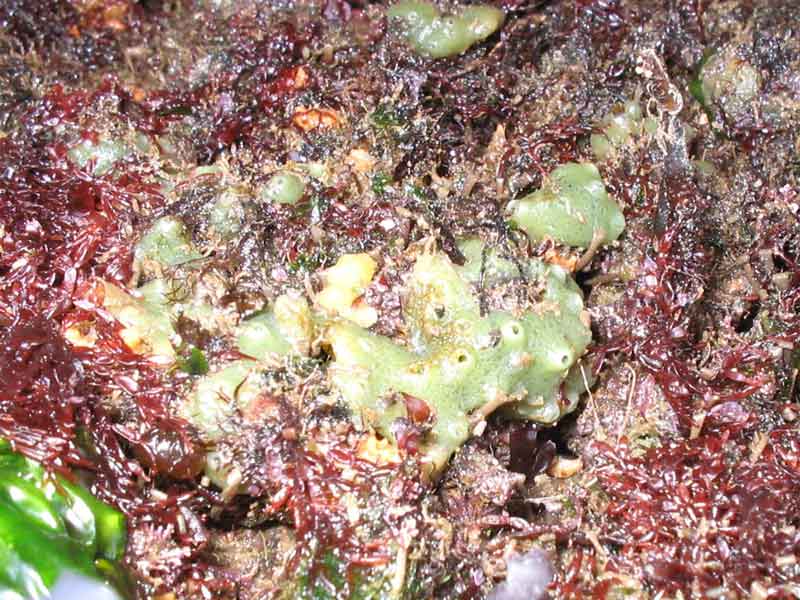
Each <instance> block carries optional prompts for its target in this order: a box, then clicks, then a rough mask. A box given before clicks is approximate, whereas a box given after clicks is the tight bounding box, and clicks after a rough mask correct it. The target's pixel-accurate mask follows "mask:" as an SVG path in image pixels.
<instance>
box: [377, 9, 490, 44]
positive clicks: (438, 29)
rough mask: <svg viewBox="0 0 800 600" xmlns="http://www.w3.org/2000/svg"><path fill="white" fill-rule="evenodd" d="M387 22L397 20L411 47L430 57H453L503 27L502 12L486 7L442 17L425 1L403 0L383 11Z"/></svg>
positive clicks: (464, 10)
mask: <svg viewBox="0 0 800 600" xmlns="http://www.w3.org/2000/svg"><path fill="white" fill-rule="evenodd" d="M387 15H388V16H389V19H391V20H393V21H401V22H402V25H403V27H404V28H405V34H406V39H407V40H408V42H409V43H410V44H411V45H412V46H413V48H414V49H415V50H416V51H417V52H419V53H420V54H423V55H425V56H430V57H431V58H445V57H448V56H456V55H458V54H461V53H463V52H466V50H467V49H468V48H469V47H470V46H472V45H473V44H475V43H477V42H480V41H483V40H485V39H486V38H488V37H489V36H490V35H492V34H493V33H494V32H495V31H497V30H498V29H499V28H500V26H501V25H502V24H503V20H504V18H505V15H504V14H503V11H501V10H500V9H498V8H495V7H493V6H489V5H484V4H480V5H475V6H468V7H466V8H464V9H463V10H462V11H461V12H460V13H459V14H455V15H442V14H440V13H439V10H438V9H437V8H436V7H435V6H434V5H433V4H430V3H428V2H419V1H415V0H405V1H402V2H398V3H397V4H395V5H394V6H392V7H391V8H389V10H388V11H387Z"/></svg>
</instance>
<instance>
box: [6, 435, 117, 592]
mask: <svg viewBox="0 0 800 600" xmlns="http://www.w3.org/2000/svg"><path fill="white" fill-rule="evenodd" d="M125 542H126V526H125V517H124V516H123V515H122V514H121V513H120V512H118V511H116V510H114V509H113V508H111V507H110V506H108V505H106V504H103V503H102V502H100V501H99V500H97V499H96V498H94V497H93V496H92V495H91V494H90V493H89V492H88V491H86V490H85V489H84V488H82V487H81V486H79V485H76V484H74V483H72V482H70V481H67V480H66V479H64V478H62V477H59V476H55V475H50V474H48V473H46V472H45V470H44V468H43V467H42V466H41V465H39V464H38V463H36V462H34V461H32V460H30V459H27V458H25V457H24V456H22V455H20V454H17V453H15V452H13V451H11V448H10V445H9V444H8V442H6V441H4V440H0V598H4V599H8V600H23V599H29V598H45V597H49V594H48V590H50V589H52V587H53V586H54V585H55V583H56V581H57V580H58V579H59V578H60V577H61V576H62V575H64V574H66V573H75V574H80V575H84V576H87V577H90V578H94V579H98V580H101V579H103V578H104V577H107V576H112V577H113V576H115V575H117V573H116V567H115V566H114V564H113V561H117V560H119V559H120V558H122V554H123V552H124V551H125Z"/></svg>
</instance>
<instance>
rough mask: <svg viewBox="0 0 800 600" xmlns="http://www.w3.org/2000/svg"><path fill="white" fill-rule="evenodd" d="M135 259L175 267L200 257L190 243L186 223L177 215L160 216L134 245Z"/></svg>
mask: <svg viewBox="0 0 800 600" xmlns="http://www.w3.org/2000/svg"><path fill="white" fill-rule="evenodd" d="M135 256H136V260H137V261H139V262H143V261H146V262H150V263H157V264H158V265H160V266H161V267H175V266H178V265H182V264H184V263H187V262H190V261H193V260H197V259H199V258H202V257H203V255H202V254H200V253H199V252H198V251H197V250H196V249H195V247H194V246H193V245H192V242H191V239H190V237H189V232H188V231H187V230H186V225H184V224H183V222H182V221H181V220H180V219H178V218H177V217H161V218H160V219H158V220H157V221H156V222H155V223H153V224H152V225H151V226H150V229H148V230H147V232H146V233H145V234H144V236H143V237H142V239H141V240H139V243H138V244H137V245H136V254H135Z"/></svg>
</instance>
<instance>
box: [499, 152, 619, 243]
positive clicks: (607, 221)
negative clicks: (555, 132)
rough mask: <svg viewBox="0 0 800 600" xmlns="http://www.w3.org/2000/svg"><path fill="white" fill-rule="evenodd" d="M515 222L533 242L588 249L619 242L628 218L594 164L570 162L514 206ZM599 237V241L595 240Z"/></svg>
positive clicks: (512, 213) (513, 203)
mask: <svg viewBox="0 0 800 600" xmlns="http://www.w3.org/2000/svg"><path fill="white" fill-rule="evenodd" d="M509 209H510V211H511V221H512V223H514V224H515V225H516V226H517V227H519V228H520V229H522V230H523V231H524V232H525V233H526V234H528V237H529V238H531V240H533V241H541V240H544V239H546V238H549V239H552V240H554V241H556V242H560V243H563V244H567V245H569V246H580V247H584V248H587V247H589V246H590V245H591V244H592V242H593V241H595V243H609V242H612V241H614V240H616V239H617V238H618V237H619V235H620V234H621V233H622V230H623V229H624V228H625V217H623V215H622V211H621V210H620V209H619V206H617V203H616V202H615V201H614V199H613V198H611V197H610V196H609V195H608V193H607V192H606V188H605V186H604V185H603V180H602V179H601V178H600V172H599V171H598V170H597V167H595V166H594V165H593V164H591V163H567V164H564V165H561V166H560V167H558V168H556V169H555V170H554V171H553V172H552V173H551V174H550V176H549V177H547V178H546V179H545V181H544V182H543V184H542V187H541V189H539V190H537V191H535V192H533V193H532V194H530V195H528V196H525V197H524V198H522V199H520V200H515V201H513V202H511V203H510V205H509ZM595 238H596V239H595Z"/></svg>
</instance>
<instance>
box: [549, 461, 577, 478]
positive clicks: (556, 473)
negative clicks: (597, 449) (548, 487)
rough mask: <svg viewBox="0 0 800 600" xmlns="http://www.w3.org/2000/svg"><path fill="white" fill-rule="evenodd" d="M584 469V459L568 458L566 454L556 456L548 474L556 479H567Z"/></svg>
mask: <svg viewBox="0 0 800 600" xmlns="http://www.w3.org/2000/svg"><path fill="white" fill-rule="evenodd" d="M582 470H583V461H582V460H581V459H580V458H567V457H566V456H556V457H555V458H554V459H553V462H552V463H551V464H550V468H549V469H547V473H548V475H550V476H551V477H555V478H556V479H567V478H568V477H572V476H573V475H577V474H578V473H580V472H581V471H582Z"/></svg>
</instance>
